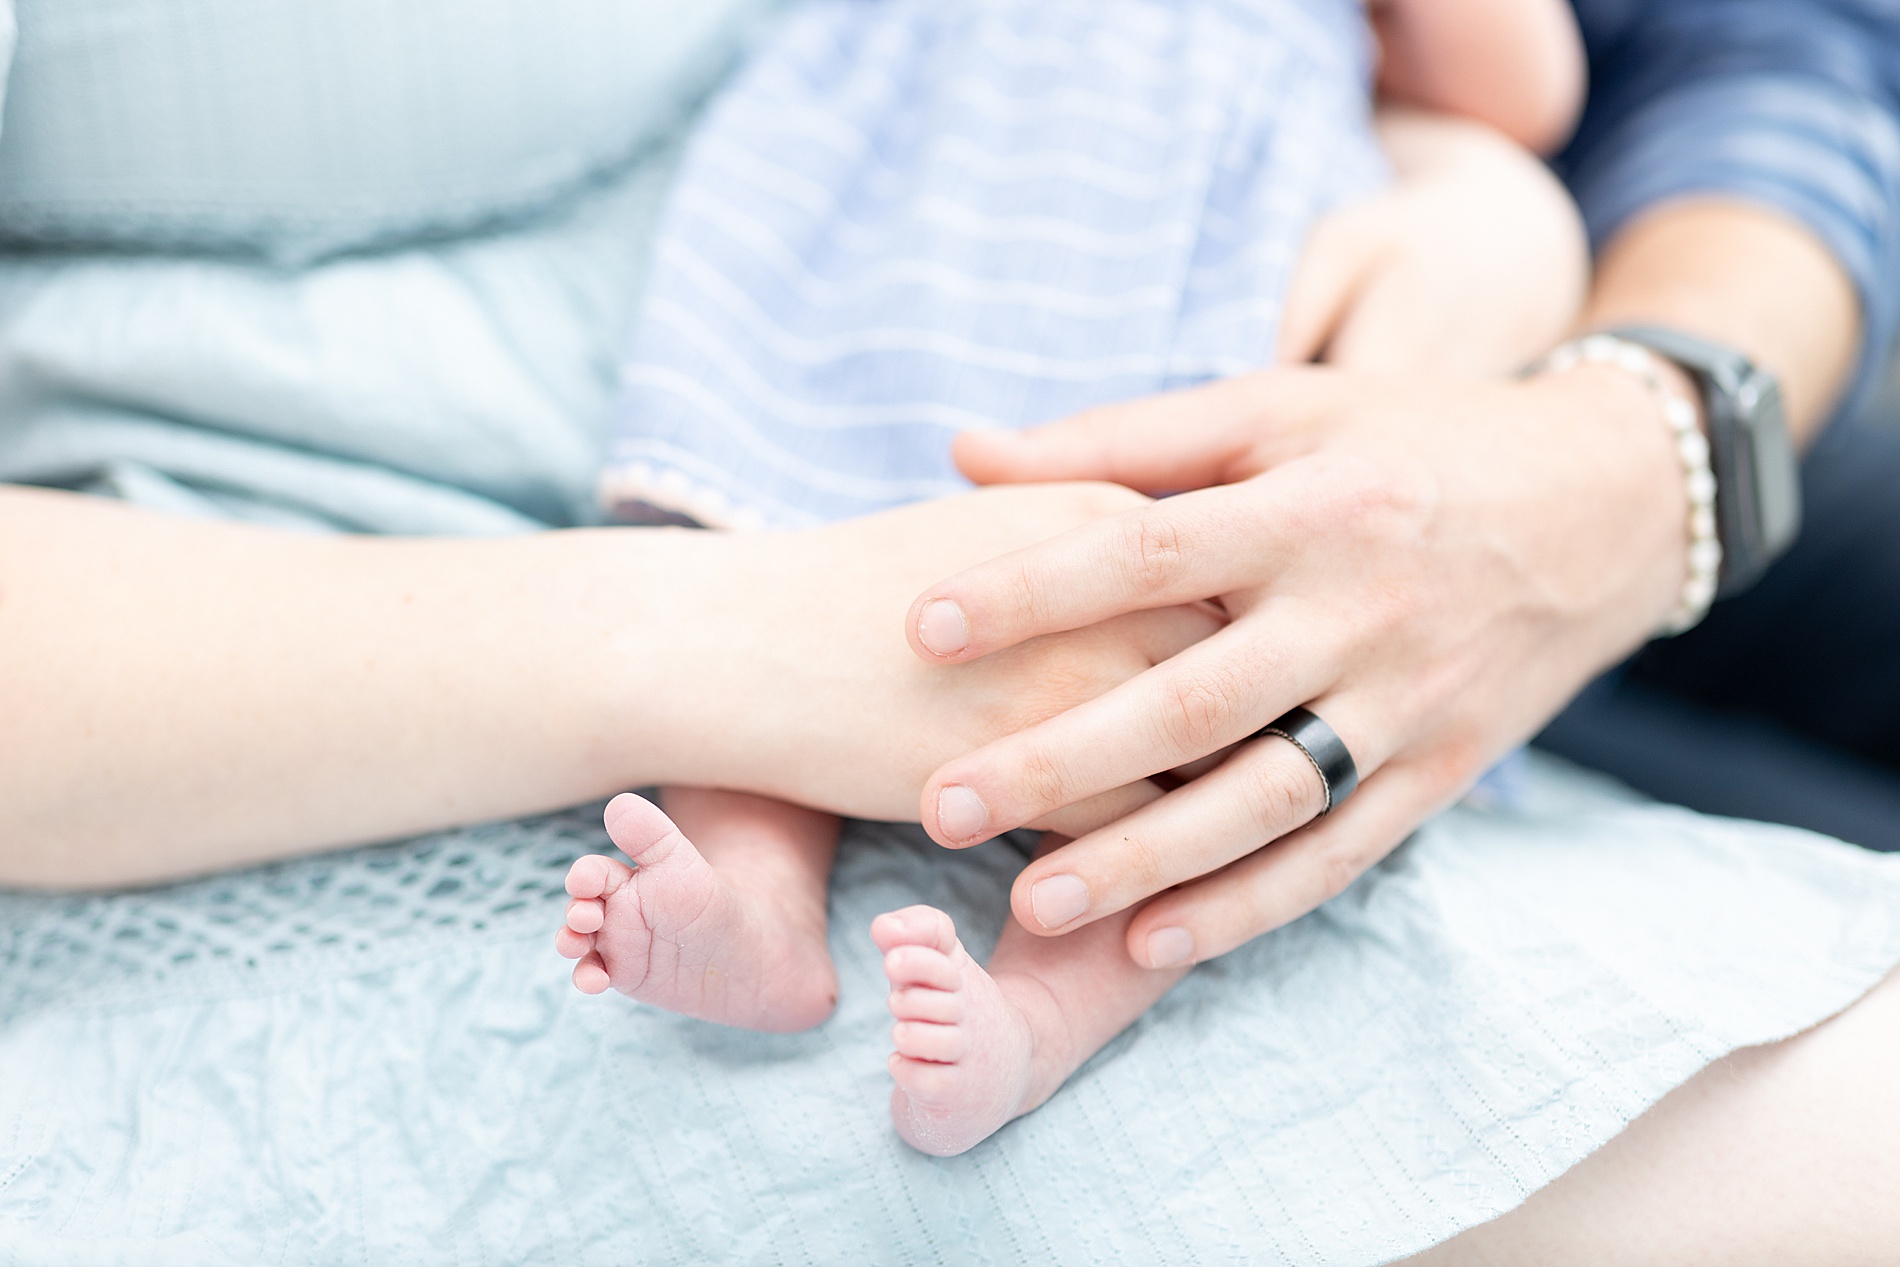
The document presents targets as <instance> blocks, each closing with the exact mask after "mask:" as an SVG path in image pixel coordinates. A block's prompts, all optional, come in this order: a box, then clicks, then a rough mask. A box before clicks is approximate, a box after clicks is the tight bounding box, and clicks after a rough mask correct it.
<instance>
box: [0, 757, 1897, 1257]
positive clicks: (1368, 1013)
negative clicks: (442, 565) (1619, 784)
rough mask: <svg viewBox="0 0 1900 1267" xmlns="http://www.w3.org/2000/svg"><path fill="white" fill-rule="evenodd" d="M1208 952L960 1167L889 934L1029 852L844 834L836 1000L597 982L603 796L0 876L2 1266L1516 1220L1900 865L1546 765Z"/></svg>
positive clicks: (793, 1245) (982, 890) (1872, 905)
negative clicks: (1276, 921)
mask: <svg viewBox="0 0 1900 1267" xmlns="http://www.w3.org/2000/svg"><path fill="white" fill-rule="evenodd" d="M1533 784H1534V786H1533V792H1532V796H1531V803H1530V804H1529V806H1527V807H1526V808H1525V809H1523V810H1521V811H1518V812H1516V813H1513V814H1509V815H1505V814H1486V813H1480V812H1477V811H1472V810H1459V811H1454V812H1452V813H1451V814H1448V815H1446V816H1444V817H1442V818H1440V819H1439V820H1437V821H1436V822H1434V823H1432V824H1431V825H1429V826H1428V827H1426V828H1425V829H1424V830H1423V831H1421V832H1420V833H1419V834H1418V836H1417V837H1415V838H1414V839H1413V841H1412V842H1411V843H1410V844H1409V845H1407V846H1405V847H1404V848H1402V849H1401V850H1400V851H1399V852H1398V853H1397V854H1395V855H1394V856H1393V857H1392V858H1391V859H1390V860H1389V861H1388V862H1387V863H1385V864H1384V865H1383V866H1381V867H1379V868H1378V869H1376V870H1375V871H1374V872H1373V873H1371V874H1370V875H1369V876H1367V877H1366V878H1365V879H1364V880H1362V881H1361V882H1360V883H1359V884H1358V885H1357V886H1356V887H1355V888H1353V889H1352V890H1350V891H1349V892H1348V893H1347V894H1346V895H1344V896H1343V897H1341V898H1340V899H1338V900H1337V901H1335V902H1333V903H1332V904H1331V905H1329V906H1327V907H1326V908H1324V909H1323V910H1321V911H1320V912H1318V913H1316V914H1314V915H1311V916H1308V917H1307V918H1306V919H1304V920H1301V921H1300V922H1299V923H1297V924H1295V925H1293V926H1292V927H1289V928H1287V929H1284V930H1282V931H1280V932H1278V933H1275V934H1272V935H1270V936H1268V937H1265V938H1263V939H1261V940H1260V941H1258V942H1256V943H1254V944H1253V945H1251V946H1249V947H1247V948H1245V949H1244V950H1242V951H1240V952H1238V953H1236V954H1234V955H1231V956H1229V957H1228V958H1226V959H1224V960H1222V961H1219V962H1217V963H1214V964H1210V965H1207V966H1204V967H1202V968H1201V969H1199V970H1198V971H1196V972H1195V973H1194V974H1193V975H1192V976H1191V977H1190V978H1189V979H1188V981H1187V982H1186V983H1185V984H1184V985H1183V986H1182V987H1181V988H1180V989H1178V990H1177V991H1176V992H1175V993H1174V994H1173V995H1172V996H1171V997H1170V998H1169V999H1167V1000H1166V1001H1165V1002H1164V1003H1163V1004H1162V1005H1161V1006H1160V1007H1158V1008H1157V1009H1155V1011H1154V1012H1153V1013H1152V1014H1151V1015H1149V1016H1148V1017H1147V1018H1145V1019H1144V1020H1142V1021H1141V1022H1139V1023H1138V1024H1137V1025H1136V1026H1135V1027H1134V1028H1133V1029H1132V1030H1131V1031H1130V1032H1129V1033H1128V1034H1127V1035H1125V1036H1124V1037H1123V1038H1122V1039H1121V1040H1120V1041H1118V1042H1116V1043H1115V1044H1113V1045H1112V1046H1111V1047H1109V1048H1108V1049H1107V1050H1106V1051H1104V1052H1103V1053H1102V1054H1101V1055H1100V1056H1099V1057H1098V1058H1097V1059H1096V1060H1095V1061H1094V1062H1093V1063H1091V1064H1090V1065H1089V1066H1088V1067H1086V1068H1085V1069H1084V1070H1083V1071H1082V1072H1081V1073H1080V1074H1079V1075H1078V1076H1077V1078H1076V1079H1075V1080H1074V1082H1073V1083H1072V1084H1071V1085H1070V1086H1069V1087H1068V1088H1066V1089H1065V1090H1063V1091H1062V1092H1061V1093H1060V1094H1058V1095H1057V1096H1056V1098H1055V1099H1054V1100H1053V1101H1051V1102H1050V1103H1049V1104H1048V1105H1047V1106H1046V1107H1044V1108H1043V1109H1041V1110H1040V1111H1038V1112H1037V1113H1035V1114H1033V1115H1032V1116H1030V1117H1028V1118H1025V1119H1023V1120H1022V1121H1020V1122H1018V1123H1016V1124H1014V1125H1012V1126H1010V1127H1008V1128H1006V1129H1005V1130H1004V1131H1002V1132H1001V1134H999V1135H998V1136H996V1137H995V1138H994V1139H993V1140H991V1141H990V1142H988V1143H986V1144H984V1145H983V1146H981V1147H980V1148H978V1149H977V1150H976V1151H974V1152H972V1153H970V1154H968V1155H967V1156H964V1157H960V1158H955V1159H951V1160H947V1161H941V1160H931V1159H927V1158H924V1157H921V1156H918V1155H916V1154H914V1153H912V1152H910V1151H909V1150H908V1149H907V1148H906V1147H905V1146H904V1145H903V1144H902V1143H900V1142H899V1141H898V1140H897V1138H896V1137H895V1136H894V1135H893V1134H892V1132H891V1130H890V1127H889V1125H888V1120H887V1117H886V1113H885V1107H884V1103H883V1101H884V1096H885V1094H886V1088H887V1085H888V1084H887V1079H886V1075H885V1073H884V1054H885V1045H884V1044H885V1035H884V1031H885V1027H886V1025H887V1022H888V1017H887V1016H886V1015H885V1012H884V1009H883V1006H882V996H883V985H882V982H881V979H880V977H879V975H878V961H877V956H876V954H875V952H874V949H873V947H872V946H871V944H870V941H869V939H868V937H867V936H866V933H865V928H866V925H867V923H868V922H869V920H870V918H871V916H872V915H873V914H874V913H876V912H878V911H880V910H883V909H886V908H889V907H892V906H895V905H898V904H900V903H904V902H908V901H912V900H916V899H919V898H923V899H928V900H930V901H932V902H937V903H940V904H942V905H943V906H945V907H946V908H947V909H949V910H950V911H951V912H952V913H953V914H954V915H955V916H956V918H957V921H958V924H959V927H962V928H966V929H970V930H975V932H976V935H977V937H979V938H981V937H982V936H985V935H992V934H993V931H994V929H995V928H996V927H997V923H998V920H999V918H1000V916H1001V913H1002V912H1003V910H1004V909H1005V906H1004V903H1005V894H1006V891H1007V884H1008V880H1009V878H1010V876H1011V874H1012V873H1013V869H1014V867H1015V866H1016V865H1019V862H1020V859H1019V858H1018V857H1016V856H1015V855H1013V854H1012V853H1011V852H1010V851H1009V849H1008V848H1006V847H1004V846H1001V845H998V846H993V847H989V848H986V849H983V850H979V851H976V852H975V853H973V854H962V855H952V854H948V853H945V852H943V851H940V850H937V849H936V848H935V847H934V846H931V845H930V844H929V843H928V842H926V841H925V840H924V839H923V838H922V837H921V836H919V835H918V834H917V833H915V832H914V831H912V830H908V829H899V828H891V827H881V826H869V825H865V826H859V827H856V828H854V829H853V830H852V831H851V832H850V834H849V836H848V838H847V844H846V847H845V850H844V853H843V856H842V861H841V865H840V868H839V872H838V878H837V883H836V887H835V891H834V899H833V915H834V920H835V923H834V928H833V934H832V944H833V948H834V951H835V952H836V954H837V956H838V958H839V961H840V964H841V967H842V974H843V985H844V990H843V1001H842V1004H841V1007H840V1009H839V1012H838V1014H837V1015H836V1016H835V1017H834V1018H833V1019H832V1020H831V1021H830V1022H829V1023H827V1024H826V1025H824V1026H823V1027H821V1028H820V1029H818V1030H816V1031H814V1032H812V1033H809V1034H804V1035H797V1036H791V1037H775V1036H761V1035H754V1034H745V1033H738V1032H733V1031H728V1030H722V1029H718V1028H715V1027H712V1026H708V1025H704V1024H701V1023H697V1022H693V1021H689V1020H682V1019H679V1018H676V1017H672V1016H668V1015H665V1014H662V1013H658V1012H654V1011H651V1010H649V1009H647V1008H644V1007H642V1006H641V1005H638V1004H635V1003H632V1002H630V1001H628V1000H626V999H623V998H620V997H619V996H609V997H602V998H586V997H583V996H581V995H579V994H578V993H576V992H575V991H574V990H573V989H572V988H571V987H570V986H569V985H568V984H567V981H566V975H567V964H566V963H565V962H564V961H562V960H560V959H558V958H557V957H556V956H555V955H554V953H553V950H552V948H551V936H552V929H553V927H554V924H555V921H556V919H557V914H558V911H559V909H560V904H561V897H560V892H559V890H560V881H561V876H562V873H563V869H564V868H565V866H566V864H567V862H568V861H569V860H570V859H571V858H572V857H573V856H575V855H576V854H577V853H580V852H583V851H586V850H590V849H594V848H601V847H604V846H605V837H604V836H603V835H602V833H601V832H600V831H599V830H598V827H597V825H596V824H597V819H596V817H595V813H594V811H588V812H578V811H577V812H576V813H575V814H573V815H571V816H563V817H557V818H553V819H549V820H544V821H541V822H537V823H534V824H529V825H511V826H504V827H497V828H488V829H481V830H474V831H468V832H461V833H456V834H453V835H448V836H440V837H432V838H429V839H426V840H421V841H416V842H411V843H407V844H401V845H395V846H390V847H387V848H382V849H374V850H366V851H362V852H358V853H353V854H346V855H341V856H338V857H334V858H328V859H318V860H312V861H306V862H300V863H294V864H288V865H283V866H276V867H270V868H264V869H260V870H255V871H251V872H247V873H243V874H240V875H236V876H230V877H225V878H221V879H217V880H211V881H205V882H202V883H195V884H187V885H182V886H178V887H174V888H169V889H161V890H154V891H148V892H141V893H132V894H125V895H119V896H112V897H89V898H44V897H26V896H12V897H3V898H0V928H4V930H5V931H4V934H0V1263H4V1264H9V1265H11V1264H35V1265H39V1264H46V1265H48V1267H53V1265H57V1267H80V1265H85V1264H103V1263H137V1264H142V1265H150V1267H159V1265H162V1264H180V1265H181V1267H210V1265H212V1264H219V1263H244V1264H254V1263H262V1262H269V1263H285V1264H301V1263H310V1264H319V1263H321V1264H334V1263H341V1262H373V1263H377V1264H388V1265H391V1267H395V1265H399V1264H407V1263H431V1264H433V1263H444V1264H447V1263H454V1264H467V1265H471V1267H472V1265H474V1264H483V1265H486V1264H502V1263H553V1262H563V1263H575V1264H582V1263H602V1264H605V1263H700V1262H736V1263H842V1262H861V1263H880V1264H883V1263H931V1262H941V1261H954V1262H967V1263H997V1264H1011V1265H1013V1264H1019V1263H1024V1262H1052V1263H1096V1262H1161V1261H1166V1262H1173V1263H1195V1262H1262V1263H1279V1262H1286V1263H1302V1264H1307V1263H1339V1264H1372V1263H1378V1262H1382V1261H1385V1260H1387V1259H1389V1258H1391V1257H1394V1256H1397V1255H1399V1254H1401V1253H1404V1252H1407V1251H1410V1250H1414V1249H1417V1248H1419V1247H1422V1246H1424V1245H1427V1244H1429V1243H1431V1242H1433V1241H1436V1240H1439V1239H1442V1238H1443V1237H1445V1236H1447V1235H1448V1234H1450V1233H1452V1232H1455V1231H1456V1230H1458V1229H1460V1228H1462V1227H1465V1226H1467V1225H1470V1224H1472V1223H1476V1222H1479V1221H1481V1220H1484V1219H1486V1218H1488V1217H1491V1216H1492V1215H1495V1214H1496V1213H1498V1212H1500V1211H1502V1210H1505V1209H1508V1208H1509V1207H1511V1206H1512V1205H1514V1204H1516V1203H1517V1202H1518V1201H1519V1200H1521V1199H1522V1198H1523V1197H1524V1196H1525V1195H1526V1194H1528V1193H1529V1192H1531V1191H1532V1190H1534V1189H1535V1188H1537V1187H1539V1186H1540V1185H1542V1184H1544V1183H1545V1182H1547V1181H1548V1180H1550V1179H1551V1178H1553V1177H1554V1176H1556V1175H1557V1174H1558V1173H1560V1172H1561V1171H1562V1170H1564V1169H1565V1168H1566V1167H1567V1166H1569V1165H1571V1164H1572V1163H1573V1162H1575V1161H1576V1160H1578V1159H1579V1158H1580V1157H1582V1156H1583V1155H1585V1154H1586V1153H1588V1152H1589V1151H1590V1150H1592V1149H1593V1148H1594V1147H1596V1146H1597V1145H1598V1144H1600V1143H1602V1142H1603V1141H1604V1140H1605V1139H1607V1138H1608V1137H1610V1136H1611V1135H1613V1134H1614V1133H1615V1132H1616V1131H1617V1130H1618V1129H1619V1128H1620V1127H1621V1126H1622V1125H1623V1124H1624V1123H1626V1122H1627V1121H1629V1120H1630V1119H1631V1118H1632V1117H1634V1116H1635V1115H1637V1114H1638V1113H1640V1112H1642V1110H1643V1109H1644V1108H1646V1107H1647V1106H1648V1105H1649V1104H1651V1103H1653V1102H1654V1101H1655V1100H1656V1099H1657V1098H1658V1097H1660V1096H1661V1095H1662V1094H1664V1093H1665V1092H1666V1091H1667V1090H1668V1089H1669V1088H1671V1087H1673V1086H1675V1085H1677V1084H1679V1083H1681V1082H1682V1081H1683V1080H1684V1079H1686V1078H1688V1077H1689V1076H1690V1075H1691V1074H1693V1073H1694V1072H1695V1071H1696V1070H1697V1069H1698V1068H1700V1067H1701V1066H1702V1065H1704V1064H1705V1063H1706V1062H1708V1061H1709V1060H1711V1059H1713V1058H1715V1057H1717V1056H1719V1055H1721V1054H1722V1053H1724V1052H1727V1051H1729V1050H1732V1049H1733V1048H1735V1047H1737V1046H1741V1045H1745V1044H1751V1043H1757V1042H1761V1041H1764V1040H1768V1039H1773V1038H1778V1037H1781V1036H1783V1035H1786V1034H1790V1033H1793V1032H1796V1031H1798V1030H1800V1029H1802V1028H1804V1027H1806V1026H1808V1025H1811V1024H1813V1023H1814V1022H1816V1021H1818V1020H1820V1019H1821V1018H1823V1017H1825V1016H1827V1015H1828V1014H1830V1013H1832V1012H1834V1011H1836V1010H1838V1009H1839V1008H1841V1007H1842V1006H1844V1005H1846V1004H1847V1003H1848V1002H1850V1001H1851V1000H1852V999H1854V998H1855V997H1856V996H1857V995H1859V994H1860V993H1861V992H1862V991H1864V990H1865V989H1867V988H1868V987H1869V986H1870V985H1871V984H1873V983H1874V982H1875V981H1877V980H1878V979H1879V978H1880V977H1881V976H1882V975H1883V974H1884V973H1885V972H1886V971H1888V970H1889V969H1890V968H1891V967H1892V966H1893V965H1894V964H1895V963H1896V962H1897V961H1900V864H1896V862H1895V861H1893V860H1890V859H1886V858H1882V857H1878V856H1874V855H1869V854H1865V853H1861V852H1859V851H1856V850H1853V849H1850V848H1848V847H1846V846H1842V845H1837V844H1833V843H1831V842H1827V841H1824V840H1820V839H1818V838H1815V837H1811V836H1806V835H1803V834H1800V833H1797V832H1793V831H1788V830H1784V829H1780V828H1769V827H1760V826H1753V825H1746V824H1738V823H1731V822H1723V821H1718V820H1712V819H1706V818H1700V817H1697V816H1694V815H1691V814H1688V813H1685V812H1681V811H1677V810H1672V809H1667V808H1661V807H1656V806H1648V805H1642V804H1636V803H1632V802H1630V801H1628V799H1627V798H1625V797H1623V796H1621V795H1619V794H1617V793H1616V792H1614V791H1613V790H1609V789H1606V788H1605V787H1604V786H1603V785H1600V784H1597V783H1596V782H1594V781H1592V780H1588V779H1586V778H1585V777H1584V776H1581V775H1577V774H1575V773H1568V772H1564V771H1562V770H1555V769H1553V768H1551V767H1548V766H1546V767H1540V768H1539V769H1538V770H1537V771H1536V773H1535V776H1534V779H1533Z"/></svg>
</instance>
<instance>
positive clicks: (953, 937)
mask: <svg viewBox="0 0 1900 1267" xmlns="http://www.w3.org/2000/svg"><path fill="white" fill-rule="evenodd" d="M871 940H872V941H874V942H876V943H877V948H878V949H879V950H885V951H888V950H890V949H892V948H893V947H896V946H929V947H932V948H934V949H936V950H940V951H942V952H943V953H944V954H946V955H947V954H949V953H950V952H951V951H952V950H954V949H955V948H956V944H957V926H956V924H955V923H953V922H952V921H951V919H950V917H949V916H948V915H945V914H944V913H943V912H942V911H940V910H938V909H937V908H936V907H934V906H906V907H905V908H904V909H903V910H901V911H891V912H889V913H888V914H885V915H880V916H878V917H877V918H876V919H875V920H872V921H871Z"/></svg>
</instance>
